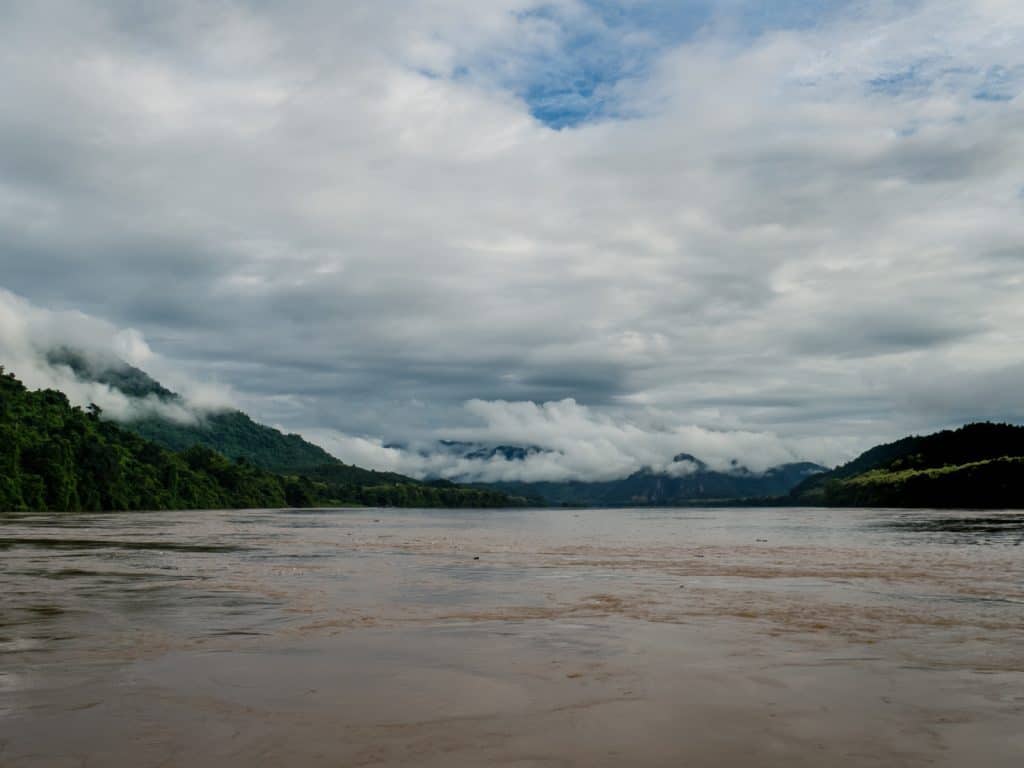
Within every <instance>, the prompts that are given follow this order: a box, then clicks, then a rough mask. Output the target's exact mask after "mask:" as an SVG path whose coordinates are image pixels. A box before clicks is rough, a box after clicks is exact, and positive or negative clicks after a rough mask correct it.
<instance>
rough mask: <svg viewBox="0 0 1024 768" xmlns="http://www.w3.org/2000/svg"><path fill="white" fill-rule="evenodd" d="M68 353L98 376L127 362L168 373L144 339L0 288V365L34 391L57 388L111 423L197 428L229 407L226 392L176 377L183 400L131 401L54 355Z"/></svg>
mask: <svg viewBox="0 0 1024 768" xmlns="http://www.w3.org/2000/svg"><path fill="white" fill-rule="evenodd" d="M61 348H70V349H73V350H76V351H77V352H79V353H81V354H82V355H84V357H85V359H86V361H87V362H88V363H89V364H90V365H92V366H93V367H94V368H95V369H96V371H97V372H102V371H104V370H106V369H107V368H108V367H111V366H117V365H120V364H122V363H123V362H129V363H131V364H134V365H145V366H147V367H148V368H149V369H150V370H154V366H155V369H157V370H160V369H164V368H165V366H164V365H161V364H160V362H159V360H158V359H157V358H156V357H155V355H154V354H153V352H152V350H151V349H150V348H149V345H148V344H147V343H146V340H145V339H144V338H143V336H142V334H141V333H139V332H138V331H137V330H135V329H133V328H126V329H117V328H115V327H114V326H113V325H111V324H110V323H108V322H105V321H103V320H99V319H96V318H93V317H90V316H88V315H85V314H83V313H81V312H52V311H49V310H46V309H43V308H40V307H37V306H34V305H33V304H31V303H30V302H28V301H26V300H25V299H23V298H21V297H19V296H15V295H14V294H12V293H10V292H8V291H5V290H3V289H0V364H2V365H3V366H4V367H5V368H6V369H7V370H8V371H10V372H11V373H14V374H15V375H16V376H17V377H18V378H19V379H20V380H21V381H22V382H23V383H24V384H25V385H26V386H27V387H29V388H30V389H57V390H60V391H61V392H63V393H64V394H66V395H67V396H68V399H69V400H70V401H71V403H72V404H73V405H78V406H80V407H85V406H88V405H98V406H99V407H100V408H102V409H103V412H104V414H105V415H106V416H107V417H108V418H112V419H114V420H117V421H134V420H137V419H142V418H147V417H157V418H162V419H167V420H169V421H173V422H177V423H184V424H194V423H197V422H198V421H200V420H201V419H202V418H203V416H204V414H205V413H207V412H209V411H211V410H219V409H222V408H224V407H228V405H229V401H228V400H227V399H226V393H225V391H224V390H223V388H218V387H215V386H210V385H203V384H197V383H194V382H190V381H189V380H188V379H186V378H183V377H182V376H181V375H180V373H179V374H177V375H174V374H172V375H171V377H170V379H171V381H175V382H177V383H178V384H179V385H181V392H182V393H183V398H182V399H181V400H180V401H176V402H171V401H166V400H162V399H160V398H159V397H157V396H155V395H149V396H146V397H130V396H128V395H126V394H124V393H123V392H121V391H120V390H117V389H114V388H111V387H109V386H107V385H106V384H101V383H98V382H96V381H91V380H87V379H82V378H80V377H79V376H78V375H77V374H76V372H75V371H74V370H73V369H72V368H71V367H69V366H68V365H66V364H63V363H60V362H56V361H54V360H53V359H51V357H50V353H52V352H54V351H57V350H59V349H61Z"/></svg>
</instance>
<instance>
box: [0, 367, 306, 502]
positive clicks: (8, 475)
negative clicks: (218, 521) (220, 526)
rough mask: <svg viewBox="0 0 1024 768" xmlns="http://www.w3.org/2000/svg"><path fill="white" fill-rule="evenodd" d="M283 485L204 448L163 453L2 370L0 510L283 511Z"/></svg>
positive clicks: (92, 412)
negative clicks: (272, 508)
mask: <svg viewBox="0 0 1024 768" xmlns="http://www.w3.org/2000/svg"><path fill="white" fill-rule="evenodd" d="M288 485H289V484H288V482H287V481H286V480H285V479H284V478H281V477H278V476H276V475H273V474H271V473H270V472H266V471H263V470H260V469H258V468H256V467H253V466H251V465H248V464H240V463H237V462H231V461H228V460H227V459H225V458H224V457H223V456H220V455H218V454H216V453H214V452H213V451H210V450H208V449H205V448H201V447H197V448H193V449H191V450H190V451H187V452H185V453H181V454H177V453H174V452H172V451H168V450H166V449H164V448H161V447H160V446H158V445H156V444H154V443H152V442H150V441H148V440H144V439H142V438H140V437H138V436H137V435H133V434H131V433H129V432H126V431H125V430H123V429H121V428H119V427H118V426H116V425H115V424H113V423H111V422H107V421H104V420H102V419H101V418H100V413H99V410H98V409H90V410H89V411H83V410H82V409H80V408H75V407H72V406H71V405H70V403H68V400H67V398H66V397H65V396H64V394H63V393H61V392H57V391H55V390H39V391H29V390H27V389H26V388H25V387H24V385H23V384H22V383H21V382H20V381H18V380H17V379H16V378H14V376H13V375H11V374H4V373H3V368H0V510H61V511H64V510H124V509H184V508H197V509H202V508H225V507H282V506H287V505H288V495H289V488H288Z"/></svg>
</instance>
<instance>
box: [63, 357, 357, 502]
mask: <svg viewBox="0 0 1024 768" xmlns="http://www.w3.org/2000/svg"><path fill="white" fill-rule="evenodd" d="M47 358H48V360H49V362H50V363H51V364H53V365H66V366H67V367H69V368H70V369H71V370H72V371H74V373H75V375H76V376H77V377H78V378H80V379H83V380H86V381H96V382H99V383H101V384H106V385H107V386H109V387H110V388H111V389H116V390H119V391H120V392H122V393H124V394H125V395H128V396H129V397H135V398H146V397H153V398H156V399H157V400H161V401H163V402H167V403H180V404H184V401H183V400H182V398H181V397H180V396H179V395H177V394H176V393H175V392H172V391H171V390H169V389H167V388H166V387H164V386H163V385H162V384H160V383H159V382H158V381H156V380H155V379H153V378H152V377H151V376H150V375H149V374H147V373H146V372H145V371H142V370H139V369H138V368H135V367H134V366H131V365H129V364H128V363H126V362H124V361H123V360H116V359H109V360H102V361H97V360H94V359H91V358H89V357H86V356H85V355H83V354H82V353H81V352H78V351H76V350H73V349H69V348H68V347H60V348H58V349H55V350H53V351H51V352H50V354H49V355H47ZM121 426H122V427H123V428H124V429H127V430H129V431H131V432H135V433H136V434H137V435H140V436H142V437H145V438H146V439H148V440H152V441H153V442H156V443H159V444H160V445H162V446H164V447H165V448H170V449H171V450H174V451H183V450H186V449H187V448H191V447H192V446H193V445H202V446H204V447H206V448H210V449H212V450H214V451H217V452H218V453H222V454H224V455H225V456H227V457H228V458H229V459H246V460H247V461H250V462H252V463H253V464H255V465H256V466H258V467H262V468H263V469H269V470H271V471H273V472H298V471H301V470H303V469H306V468H307V467H315V466H318V465H320V464H334V463H340V462H338V460H337V459H336V458H334V457H333V456H331V455H330V454H329V453H327V451H325V450H324V449H322V448H320V447H319V446H316V445H313V444H312V443H309V442H307V441H306V440H303V439H302V438H301V437H299V436H298V435H286V434H283V433H282V432H280V431H278V430H276V429H274V428H272V427H267V426H264V425H263V424H258V423H256V422H255V421H253V420H252V419H251V418H249V416H247V415H246V414H244V413H242V412H241V411H219V412H216V411H215V412H210V413H206V414H202V415H201V416H200V419H199V421H198V423H196V424H180V423H176V422H172V421H168V420H166V419H161V418H158V417H156V416H153V417H149V418H145V419H139V420H135V421H131V422H126V423H124V424H122V425H121ZM363 480H364V481H365V482H371V481H373V480H375V478H373V477H365V478H363Z"/></svg>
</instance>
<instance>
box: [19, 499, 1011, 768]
mask: <svg viewBox="0 0 1024 768" xmlns="http://www.w3.org/2000/svg"><path fill="white" fill-rule="evenodd" d="M1022 541H1024V515H1021V514H1019V513H993V512H977V513H975V512H966V511H964V512H949V511H943V512H928V511H917V510H913V511H908V510H821V509H714V510H707V509H703V510H701V509H684V510H681V509H657V510H650V509H645V510H508V511H472V510H459V511H453V510H434V511H427V510H388V511H382V510H303V511H266V510H253V511H245V512H237V511H232V512H172V513H130V514H102V515H94V514H90V515H41V514H10V515H4V516H0V588H2V593H3V598H2V603H0V764H2V765H5V766H7V765H12V766H19V765H26V766H27V765H48V764H52V765H63V764H90V763H92V764H98V765H132V766H139V765H165V764H169V765H179V764H180V765H253V764H261V763H262V764H267V765H276V764H283V763H288V764H293V765H321V764H323V765H339V764H343V765H403V764H409V765H434V764H436V765H445V766H448V765H481V764H492V763H494V764H508V765H543V764H569V765H572V764H580V765H603V764H607V765H622V764H630V765H678V764H679V763H680V761H681V760H689V761H690V764H693V765H703V764H709V765H710V764H718V763H721V762H722V761H726V763H727V758H728V757H729V756H730V755H735V756H736V759H737V760H739V759H741V756H743V755H746V754H749V753H750V751H751V750H757V753H758V754H760V755H762V756H763V761H762V762H760V763H758V764H764V765H776V764H778V765H803V764H806V765H820V764H823V763H822V762H821V755H822V754H823V753H824V754H827V755H828V756H829V759H828V760H827V761H826V762H828V763H829V764H833V765H847V764H848V765H873V764H878V765H918V764H922V765H925V764H928V765H932V764H946V765H957V764H962V763H963V762H964V761H966V760H971V761H973V762H976V763H979V764H985V765H1003V764H1005V765H1017V764H1019V761H1020V760H1021V759H1022V758H1024V743H1022V741H1021V737H1020V736H1019V735H1017V734H1018V731H1019V730H1020V729H1019V728H1018V727H1017V725H1019V719H1020V717H1021V716H1022V715H1024V693H1022V691H1024V646H1022V643H1021V639H1022V637H1024V557H1022V553H1024V550H1022V549H1021V548H1020V544H1021V542H1022ZM704 726H706V727H704ZM868 734H870V736H869V735H868ZM109 744H114V745H116V746H117V748H116V749H113V748H111V747H109V746H105V745H109Z"/></svg>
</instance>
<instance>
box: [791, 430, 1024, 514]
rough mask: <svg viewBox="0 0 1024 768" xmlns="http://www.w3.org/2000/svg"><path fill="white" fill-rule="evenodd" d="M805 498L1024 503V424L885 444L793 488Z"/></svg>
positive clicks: (896, 503)
mask: <svg viewBox="0 0 1024 768" xmlns="http://www.w3.org/2000/svg"><path fill="white" fill-rule="evenodd" d="M790 500H791V501H792V502H794V503H798V504H821V505H825V506H871V507H883V506H888V507H937V508H942V507H946V508H954V507H975V508H989V509H994V508H1007V509H1010V508H1013V509H1016V508H1024V427H1018V426H1013V425H1010V424H991V423H983V424H968V425H967V426H964V427H961V428H960V429H957V430H945V431H943V432H938V433H936V434H934V435H927V436H924V437H920V436H913V437H906V438H903V439H902V440H898V441H896V442H894V443H888V444H886V445H880V446H877V447H875V448H872V449H871V450H869V451H867V452H865V453H863V454H861V455H860V456H858V457H857V458H856V459H854V460H853V461H851V462H849V463H847V464H844V465H843V466H841V467H838V468H836V469H834V470H832V471H831V472H827V473H825V474H822V475H818V476H816V477H813V478H810V479H808V480H807V481H805V482H803V483H801V484H800V485H798V486H797V487H796V488H794V489H793V491H792V493H791V494H790Z"/></svg>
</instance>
